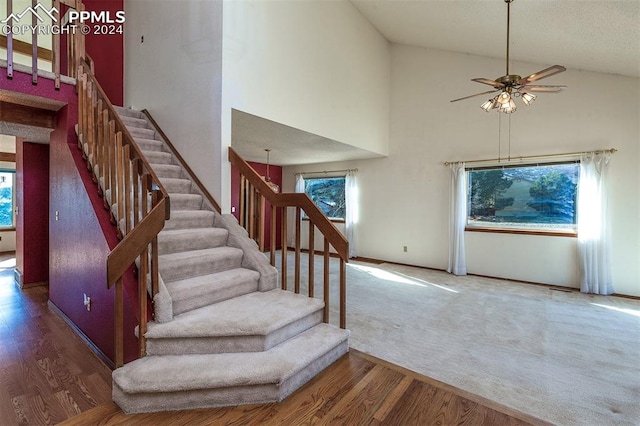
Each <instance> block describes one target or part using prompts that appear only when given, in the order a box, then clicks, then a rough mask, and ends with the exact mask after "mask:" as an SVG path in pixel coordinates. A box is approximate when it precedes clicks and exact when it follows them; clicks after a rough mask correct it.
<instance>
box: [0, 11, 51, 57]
mask: <svg viewBox="0 0 640 426" xmlns="http://www.w3.org/2000/svg"><path fill="white" fill-rule="evenodd" d="M34 18H35V16H34ZM0 48H1V49H6V48H7V36H6V35H0ZM32 51H33V44H31V43H27V42H26V41H22V40H17V39H15V38H14V39H13V52H14V53H20V54H22V55H27V56H31V55H32ZM38 59H42V60H43V61H50V62H52V61H53V51H52V50H49V49H45V48H44V47H40V46H38Z"/></svg>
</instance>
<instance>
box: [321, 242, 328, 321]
mask: <svg viewBox="0 0 640 426" xmlns="http://www.w3.org/2000/svg"><path fill="white" fill-rule="evenodd" d="M322 321H324V322H329V240H327V238H326V237H325V239H324V312H323V315H322Z"/></svg>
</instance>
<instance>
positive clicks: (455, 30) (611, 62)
mask: <svg viewBox="0 0 640 426" xmlns="http://www.w3.org/2000/svg"><path fill="white" fill-rule="evenodd" d="M351 3H353V5H355V7H356V8H357V9H358V10H359V11H360V13H361V14H362V15H363V16H364V17H365V18H366V19H367V20H368V21H369V22H371V23H372V24H373V26H375V27H376V28H377V29H378V31H380V33H381V34H382V35H383V36H384V37H385V38H387V39H388V40H389V41H391V42H394V43H399V44H406V45H410V46H420V47H428V48H434V49H441V50H449V51H454V52H463V53H471V54H475V55H482V56H488V57H492V58H505V51H506V32H507V4H506V3H505V1H504V0H411V1H407V0H351ZM510 39H511V40H510V55H509V56H510V57H511V59H512V60H520V61H525V62H533V63H539V64H542V65H553V64H560V65H564V66H566V67H567V68H574V69H582V70H589V71H597V72H604V73H611V74H621V75H626V76H632V77H640V0H617V1H616V0H514V1H513V2H512V3H511V37H510ZM489 77H491V76H489ZM494 77H495V76H494Z"/></svg>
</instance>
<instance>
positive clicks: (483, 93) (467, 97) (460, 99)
mask: <svg viewBox="0 0 640 426" xmlns="http://www.w3.org/2000/svg"><path fill="white" fill-rule="evenodd" d="M495 92H496V91H495V90H489V91H488V92H482V93H476V94H475V95H471V96H465V97H464V98H459V99H454V100H452V101H451V102H458V101H462V100H465V99H469V98H475V97H476V96H482V95H486V94H489V93H495Z"/></svg>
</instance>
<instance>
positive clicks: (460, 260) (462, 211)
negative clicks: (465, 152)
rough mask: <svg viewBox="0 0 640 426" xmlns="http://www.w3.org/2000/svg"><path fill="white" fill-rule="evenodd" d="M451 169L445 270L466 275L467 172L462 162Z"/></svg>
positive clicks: (451, 166) (453, 165)
mask: <svg viewBox="0 0 640 426" xmlns="http://www.w3.org/2000/svg"><path fill="white" fill-rule="evenodd" d="M449 168H450V170H451V196H450V198H451V203H450V211H449V266H447V272H449V273H450V274H454V275H467V262H466V259H465V253H464V228H465V226H466V224H467V173H466V171H465V170H464V163H454V164H451V165H450V166H449Z"/></svg>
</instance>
